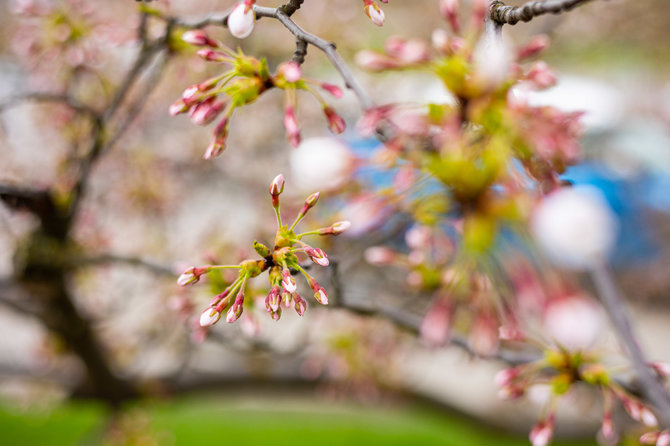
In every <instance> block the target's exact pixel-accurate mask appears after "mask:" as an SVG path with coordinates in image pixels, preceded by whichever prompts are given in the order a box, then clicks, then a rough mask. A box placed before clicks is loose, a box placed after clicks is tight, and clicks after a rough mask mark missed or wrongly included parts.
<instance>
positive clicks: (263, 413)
mask: <svg viewBox="0 0 670 446" xmlns="http://www.w3.org/2000/svg"><path fill="white" fill-rule="evenodd" d="M128 420H130V421H128ZM138 420H139V421H138ZM126 422H127V423H129V424H130V425H132V424H133V423H135V426H134V429H136V430H138V429H139V430H140V431H141V432H142V433H145V432H147V430H148V431H150V432H152V435H153V436H154V438H156V439H157V444H159V445H208V444H217V445H218V444H243V445H245V446H251V445H266V444H278V445H283V444H290V445H291V446H302V445H305V446H306V445H309V446H316V445H318V446H334V445H352V444H355V445H357V444H364V445H366V446H373V445H384V446H401V445H408V446H409V445H413V446H416V445H427V446H431V445H436V446H437V445H442V446H451V445H453V446H462V445H496V446H513V445H524V446H525V445H528V444H529V443H528V440H527V439H526V437H525V436H517V435H512V434H509V433H505V432H501V431H498V430H495V429H492V428H489V427H485V426H482V425H481V423H477V422H476V421H475V420H472V419H469V418H465V417H462V416H459V415H454V414H445V413H443V412H437V411H434V410H429V409H426V408H406V407H405V408H400V407H392V408H383V407H379V406H374V407H373V406H355V405H348V404H340V403H337V404H328V403H324V402H314V401H311V402H305V401H304V400H303V401H288V402H286V401H283V400H279V399H270V400H262V399H261V400H253V401H251V402H250V400H235V401H227V400H226V399H224V398H223V397H222V398H218V399H209V398H208V399H203V398H195V397H191V398H185V399H180V400H176V401H168V402H144V403H141V404H138V405H135V406H133V408H131V409H130V410H129V411H128V412H127V416H126ZM105 423H106V416H105V412H104V410H103V409H102V408H101V407H99V406H96V405H86V404H73V403H69V404H66V405H63V406H59V407H57V408H55V409H53V410H52V411H50V412H38V411H28V412H22V413H13V412H12V411H11V410H10V409H8V408H7V407H5V408H0V445H3V446H4V445H7V446H14V445H16V446H31V445H40V446H44V445H59V446H67V445H78V444H100V443H99V441H98V440H96V438H97V434H98V433H99V432H101V430H102V429H103V426H105ZM106 444H109V443H106ZM127 444H135V443H127ZM137 444H140V443H137ZM556 444H557V445H560V444H565V445H567V444H570V445H587V444H588V445H591V444H595V443H594V442H574V441H570V442H563V443H560V442H557V443H556Z"/></svg>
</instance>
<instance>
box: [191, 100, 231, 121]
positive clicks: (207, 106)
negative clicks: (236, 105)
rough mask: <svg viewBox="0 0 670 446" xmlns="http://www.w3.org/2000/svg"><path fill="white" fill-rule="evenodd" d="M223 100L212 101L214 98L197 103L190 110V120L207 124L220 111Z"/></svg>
mask: <svg viewBox="0 0 670 446" xmlns="http://www.w3.org/2000/svg"><path fill="white" fill-rule="evenodd" d="M224 105H225V104H224V103H223V102H214V98H210V99H209V100H207V101H204V102H201V103H199V104H197V105H196V106H195V107H193V109H192V110H191V115H190V116H191V121H192V122H193V123H194V124H196V125H207V124H209V123H210V122H212V121H213V120H214V119H216V117H217V116H218V115H219V114H220V113H221V111H222V110H223V107H224Z"/></svg>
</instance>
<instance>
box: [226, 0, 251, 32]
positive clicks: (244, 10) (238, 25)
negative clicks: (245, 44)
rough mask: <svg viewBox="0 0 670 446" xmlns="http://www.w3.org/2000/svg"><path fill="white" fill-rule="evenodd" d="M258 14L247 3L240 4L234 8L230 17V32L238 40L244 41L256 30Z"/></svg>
mask: <svg viewBox="0 0 670 446" xmlns="http://www.w3.org/2000/svg"><path fill="white" fill-rule="evenodd" d="M255 21H256V13H255V12H254V10H253V9H252V8H250V5H249V4H247V2H240V3H238V4H236V5H235V6H234V7H233V10H232V11H231V12H230V15H229V16H228V30H230V33H231V34H232V35H233V36H235V37H237V38H238V39H244V38H245V37H248V36H249V34H251V32H252V31H253V30H254V23H255Z"/></svg>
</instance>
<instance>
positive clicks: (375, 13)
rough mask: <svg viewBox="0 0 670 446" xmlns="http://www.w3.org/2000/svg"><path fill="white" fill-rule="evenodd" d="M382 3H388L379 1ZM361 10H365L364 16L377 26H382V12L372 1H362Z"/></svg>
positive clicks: (386, 0)
mask: <svg viewBox="0 0 670 446" xmlns="http://www.w3.org/2000/svg"><path fill="white" fill-rule="evenodd" d="M379 1H380V2H382V3H388V2H389V0H379ZM363 8H364V9H365V14H366V15H367V16H368V17H369V18H370V20H372V23H374V24H375V25H377V26H382V25H383V24H384V11H382V9H381V8H380V7H379V5H377V3H375V2H374V0H363Z"/></svg>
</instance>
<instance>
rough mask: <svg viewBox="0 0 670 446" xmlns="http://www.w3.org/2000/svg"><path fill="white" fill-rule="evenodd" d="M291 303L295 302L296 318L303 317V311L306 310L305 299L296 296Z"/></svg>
mask: <svg viewBox="0 0 670 446" xmlns="http://www.w3.org/2000/svg"><path fill="white" fill-rule="evenodd" d="M293 301H294V302H295V311H296V313H298V316H303V315H304V314H305V310H306V309H307V303H306V302H305V299H303V298H302V297H300V296H298V295H297V294H296V296H295V298H294V299H293Z"/></svg>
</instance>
